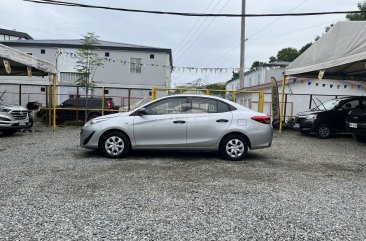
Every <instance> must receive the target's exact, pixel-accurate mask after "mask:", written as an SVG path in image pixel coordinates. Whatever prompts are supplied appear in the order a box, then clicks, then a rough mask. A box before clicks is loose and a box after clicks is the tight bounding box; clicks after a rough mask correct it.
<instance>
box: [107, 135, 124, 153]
mask: <svg viewBox="0 0 366 241" xmlns="http://www.w3.org/2000/svg"><path fill="white" fill-rule="evenodd" d="M104 148H105V150H106V152H107V153H108V154H109V155H111V156H118V155H120V154H121V153H122V152H123V150H124V149H125V143H124V141H123V140H122V138H120V137H118V136H111V137H109V138H108V139H107V140H106V142H105V145H104Z"/></svg>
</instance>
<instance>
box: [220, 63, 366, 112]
mask: <svg viewBox="0 0 366 241" xmlns="http://www.w3.org/2000/svg"><path fill="white" fill-rule="evenodd" d="M287 65H288V63H287V62H280V63H272V64H264V65H263V66H261V67H259V68H256V69H255V70H251V71H248V72H246V73H245V81H244V88H243V89H240V88H239V87H238V86H240V84H239V80H238V79H235V80H232V81H228V82H227V83H226V89H227V90H241V91H254V92H255V93H240V94H239V93H238V94H237V98H236V102H237V103H239V104H241V105H243V106H246V107H248V108H250V109H253V110H258V96H259V94H258V93H257V92H264V93H265V95H264V113H266V114H267V115H272V83H271V77H275V78H276V80H277V83H278V92H279V93H280V98H281V93H282V79H283V72H284V70H285V68H286V66H287ZM365 88H366V85H365V84H364V83H362V82H357V81H347V82H344V81H341V80H326V79H324V80H318V79H304V78H302V79H296V78H291V77H290V78H288V80H287V82H286V86H285V103H287V104H286V116H287V117H290V116H295V115H296V114H297V113H298V112H300V111H304V110H308V109H311V108H313V107H315V106H316V105H319V104H320V102H324V101H327V100H330V99H334V98H337V97H342V96H362V95H366V89H365ZM280 101H281V100H280Z"/></svg>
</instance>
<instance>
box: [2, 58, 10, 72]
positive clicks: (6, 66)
mask: <svg viewBox="0 0 366 241" xmlns="http://www.w3.org/2000/svg"><path fill="white" fill-rule="evenodd" d="M3 62H4V66H5V71H6V73H7V74H10V73H11V67H10V63H9V61H7V60H6V59H4V60H3Z"/></svg>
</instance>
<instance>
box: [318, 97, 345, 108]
mask: <svg viewBox="0 0 366 241" xmlns="http://www.w3.org/2000/svg"><path fill="white" fill-rule="evenodd" d="M340 101H341V100H340V99H335V100H329V101H327V102H324V103H320V104H319V105H318V108H317V109H318V110H331V109H334V107H336V106H337V105H338V104H339V102H340Z"/></svg>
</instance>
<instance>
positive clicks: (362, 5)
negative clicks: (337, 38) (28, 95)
mask: <svg viewBox="0 0 366 241" xmlns="http://www.w3.org/2000/svg"><path fill="white" fill-rule="evenodd" d="M357 7H358V9H359V10H360V11H366V2H359V3H358V4H357ZM346 18H347V19H348V20H349V21H365V20H366V13H349V14H347V15H346Z"/></svg>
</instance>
